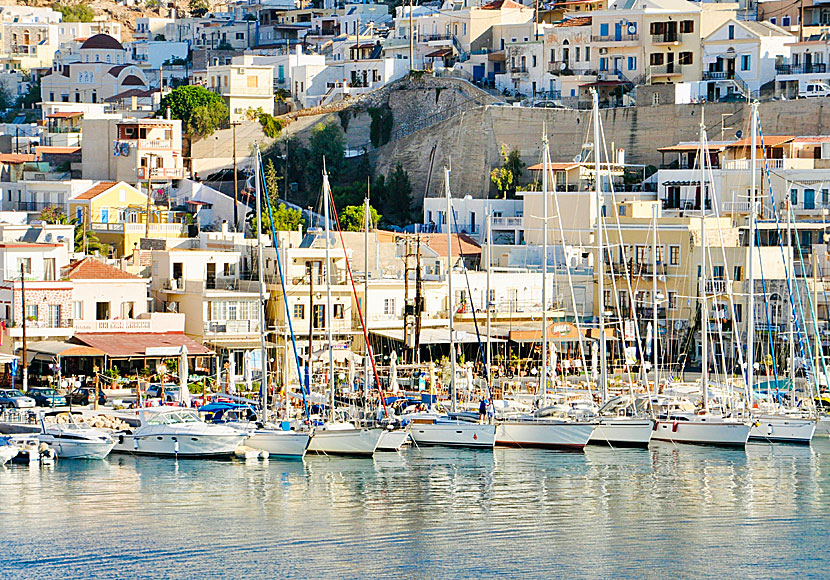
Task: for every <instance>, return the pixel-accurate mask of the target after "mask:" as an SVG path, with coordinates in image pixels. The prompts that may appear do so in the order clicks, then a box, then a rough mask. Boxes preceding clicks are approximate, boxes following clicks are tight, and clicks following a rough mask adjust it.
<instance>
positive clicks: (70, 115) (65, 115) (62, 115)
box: [46, 111, 84, 119]
mask: <svg viewBox="0 0 830 580" xmlns="http://www.w3.org/2000/svg"><path fill="white" fill-rule="evenodd" d="M83 116H84V114H83V113H82V112H81V111H62V112H58V113H52V114H51V115H46V118H47V119H74V118H75V117H83Z"/></svg>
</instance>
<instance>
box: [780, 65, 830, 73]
mask: <svg viewBox="0 0 830 580" xmlns="http://www.w3.org/2000/svg"><path fill="white" fill-rule="evenodd" d="M775 72H776V73H778V74H782V75H808V74H824V73H826V72H827V65H826V64H825V63H823V62H818V63H815V64H776V65H775Z"/></svg>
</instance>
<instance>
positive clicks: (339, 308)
mask: <svg viewBox="0 0 830 580" xmlns="http://www.w3.org/2000/svg"><path fill="white" fill-rule="evenodd" d="M344 312H345V309H344V308H343V305H342V304H335V305H334V310H332V314H333V315H334V317H335V318H336V319H338V320H343V313H344Z"/></svg>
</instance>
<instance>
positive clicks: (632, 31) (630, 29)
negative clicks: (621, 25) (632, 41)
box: [628, 22, 637, 34]
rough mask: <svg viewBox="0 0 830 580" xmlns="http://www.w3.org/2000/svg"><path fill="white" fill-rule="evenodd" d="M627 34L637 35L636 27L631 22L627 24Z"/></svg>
mask: <svg viewBox="0 0 830 580" xmlns="http://www.w3.org/2000/svg"><path fill="white" fill-rule="evenodd" d="M628 34H637V25H636V24H634V23H633V22H629V23H628Z"/></svg>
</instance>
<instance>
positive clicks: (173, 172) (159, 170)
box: [137, 167, 185, 179]
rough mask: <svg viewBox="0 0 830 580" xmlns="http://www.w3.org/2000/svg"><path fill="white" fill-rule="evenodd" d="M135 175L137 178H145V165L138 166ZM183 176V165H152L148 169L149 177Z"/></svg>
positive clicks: (172, 177)
mask: <svg viewBox="0 0 830 580" xmlns="http://www.w3.org/2000/svg"><path fill="white" fill-rule="evenodd" d="M137 175H138V178H139V179H147V178H148V170H147V167H139V168H138V172H137ZM184 177H185V174H184V168H183V167H153V168H151V169H150V170H149V178H150V179H184Z"/></svg>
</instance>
